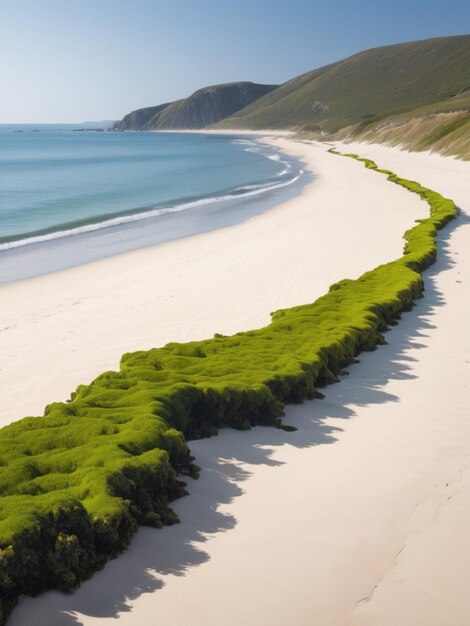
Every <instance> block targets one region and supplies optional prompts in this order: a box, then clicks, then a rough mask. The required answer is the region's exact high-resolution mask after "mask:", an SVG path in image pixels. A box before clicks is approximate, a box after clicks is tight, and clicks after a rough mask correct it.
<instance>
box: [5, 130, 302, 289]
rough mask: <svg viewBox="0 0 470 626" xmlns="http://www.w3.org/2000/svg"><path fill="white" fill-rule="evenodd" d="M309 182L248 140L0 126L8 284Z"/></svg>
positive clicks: (195, 226)
mask: <svg viewBox="0 0 470 626" xmlns="http://www.w3.org/2000/svg"><path fill="white" fill-rule="evenodd" d="M302 178H305V175H304V174H303V172H302V170H301V167H300V165H299V164H298V163H297V162H295V161H294V160H291V159H289V158H287V157H285V156H284V155H280V154H278V153H277V152H276V151H275V150H274V149H272V148H270V147H268V146H264V145H261V144H259V143H257V142H256V141H254V140H253V139H251V138H246V137H238V138H237V137H233V136H214V135H199V134H180V133H151V132H139V133H137V132H135V133H134V132H128V133H127V132H126V133H118V132H93V131H74V130H72V129H71V128H70V127H58V126H56V127H41V126H36V127H35V126H29V127H28V126H18V127H11V126H10V127H8V126H0V281H1V282H6V281H9V280H17V279H20V278H25V277H29V276H33V275H37V274H40V273H45V272H48V271H54V270H57V269H62V268H64V267H70V266H71V265H77V264H80V263H83V262H87V261H90V260H94V259H96V258H102V257H103V256H108V255H111V254H117V253H120V252H124V251H127V250H131V249H135V248H139V247H143V246H147V245H154V244H156V243H159V242H161V241H168V240H169V239H175V238H178V237H181V236H187V235H189V234H193V233H194V232H201V231H204V230H211V229H213V228H218V227H220V226H224V225H226V224H227V223H233V222H236V221H240V220H241V219H245V218H246V217H247V210H248V209H249V210H250V211H252V212H253V211H254V212H259V211H260V210H265V208H266V206H265V204H266V201H267V200H268V199H270V201H271V203H273V202H274V200H276V201H279V200H280V199H282V198H281V197H280V196H279V194H282V192H283V190H284V191H288V192H289V193H292V192H294V189H293V187H295V186H296V185H297V186H298V185H299V184H300V181H301V179H302ZM303 182H304V181H303ZM289 188H292V189H289ZM296 193H298V190H297V191H296ZM274 196H279V197H277V198H274Z"/></svg>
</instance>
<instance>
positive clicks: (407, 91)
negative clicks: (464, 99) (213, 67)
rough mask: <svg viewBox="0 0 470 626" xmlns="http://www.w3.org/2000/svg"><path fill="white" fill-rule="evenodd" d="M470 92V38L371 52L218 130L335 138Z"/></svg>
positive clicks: (319, 73)
mask: <svg viewBox="0 0 470 626" xmlns="http://www.w3.org/2000/svg"><path fill="white" fill-rule="evenodd" d="M468 89H470V35H463V36H456V37H441V38H438V39H428V40H424V41H417V42H411V43H404V44H396V45H392V46H385V47H381V48H374V49H371V50H366V51H364V52H360V53H359V54H355V55H353V56H351V57H349V58H347V59H345V60H342V61H338V62H336V63H332V64H331V65H327V66H325V67H321V68H319V69H316V70H313V71H311V72H307V73H306V74H303V75H301V76H298V77H297V78H294V79H292V80H290V81H288V82H287V83H284V84H283V85H281V86H280V87H278V88H277V89H276V90H275V91H272V92H271V93H269V94H268V95H266V96H264V97H262V98H260V99H259V100H257V101H256V102H254V103H253V104H251V105H250V106H248V107H246V108H245V109H243V110H242V111H239V112H238V113H236V114H234V115H231V116H229V117H228V118H226V119H224V120H223V121H222V122H221V123H220V124H218V127H220V128H244V129H245V128H249V129H267V128H282V129H286V128H292V129H296V130H300V131H304V132H312V131H316V132H322V133H335V132H337V131H339V130H340V129H342V128H345V127H351V126H352V125H354V124H359V123H360V122H363V121H367V120H373V119H376V118H378V117H380V116H384V115H391V114H397V113H403V112H405V111H410V110H413V109H416V108H419V107H423V106H426V105H432V104H434V103H439V102H443V101H446V102H448V101H449V99H452V98H455V97H456V96H457V95H458V94H461V93H463V92H465V91H466V90H468Z"/></svg>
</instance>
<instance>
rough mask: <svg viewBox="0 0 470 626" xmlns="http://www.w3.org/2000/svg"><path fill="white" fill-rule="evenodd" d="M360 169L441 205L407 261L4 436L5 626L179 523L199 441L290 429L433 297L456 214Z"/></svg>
mask: <svg viewBox="0 0 470 626" xmlns="http://www.w3.org/2000/svg"><path fill="white" fill-rule="evenodd" d="M350 156H353V157H354V158H358V157H356V155H350ZM338 158H340V157H338ZM362 161H364V163H365V164H366V167H369V168H371V169H375V170H377V171H378V172H381V173H383V174H385V175H386V176H387V177H388V179H389V180H390V181H392V182H394V183H396V184H398V185H402V186H403V187H405V188H406V189H408V190H410V191H412V192H414V193H417V194H419V195H420V196H421V197H422V198H423V200H425V201H427V202H428V204H429V207H430V216H429V218H427V219H422V220H418V222H417V224H416V225H415V226H414V227H412V228H411V229H410V230H408V231H407V232H406V233H405V240H406V244H405V249H404V255H403V256H402V257H400V258H399V259H397V260H396V261H393V262H391V263H387V264H385V265H381V266H379V267H377V268H376V269H374V270H372V271H370V272H367V273H366V274H364V275H362V276H361V277H360V278H358V279H357V280H343V281H341V282H339V283H336V284H334V285H332V286H331V288H330V291H329V293H327V294H326V295H325V296H323V297H321V298H319V299H318V300H317V301H316V302H314V303H313V304H307V305H304V306H297V307H294V308H291V309H286V310H281V311H277V312H276V313H274V314H273V315H272V322H271V324H270V325H269V326H266V327H265V328H261V329H259V330H253V331H248V332H243V333H238V334H236V335H234V336H232V337H224V336H221V335H216V336H215V337H214V338H213V339H209V340H205V341H197V342H191V343H185V344H179V343H170V344H168V345H166V346H165V347H163V348H158V349H151V350H148V351H141V352H136V353H132V354H126V355H124V356H123V357H122V360H121V365H120V369H119V371H117V372H114V371H110V372H105V373H103V374H101V375H100V376H98V378H96V379H95V380H94V381H93V382H92V383H91V384H88V385H81V386H79V387H78V388H77V389H76V391H75V392H73V393H72V395H71V397H70V400H69V402H65V403H64V402H56V403H53V404H50V405H49V406H47V407H46V410H45V413H44V416H42V417H27V418H24V419H22V420H19V421H17V422H14V423H13V424H11V425H9V426H7V427H5V428H2V429H1V430H0V493H1V496H2V497H1V499H0V623H4V621H5V619H6V616H7V615H8V613H9V611H11V609H12V607H13V606H14V604H15V602H16V601H17V599H18V597H19V596H20V595H21V594H31V595H34V594H37V593H39V592H41V591H44V590H46V589H51V588H57V589H62V590H70V589H73V588H74V587H76V586H77V585H78V584H79V583H80V581H82V580H84V579H85V578H87V577H88V576H90V575H91V574H92V573H93V572H94V571H96V570H97V569H99V568H100V567H102V566H103V564H104V563H105V562H106V560H107V559H109V558H111V557H113V556H115V555H117V554H118V553H119V552H121V551H122V550H123V549H124V548H125V547H126V546H127V545H128V543H129V541H130V538H131V536H132V534H133V533H134V532H135V530H136V528H137V526H138V525H139V524H146V525H151V526H157V527H158V526H161V525H162V524H169V523H173V522H175V521H177V518H176V515H175V514H174V513H173V512H172V511H171V509H169V506H168V505H169V503H170V502H171V501H172V500H173V499H175V498H177V497H179V496H181V495H183V494H184V493H185V490H184V483H182V482H181V481H180V480H179V479H178V474H179V475H181V474H183V475H185V474H191V475H194V474H195V473H196V468H195V467H194V466H193V465H192V463H191V461H192V459H191V457H190V454H189V450H188V445H187V439H193V438H197V437H205V436H210V435H213V434H216V433H217V428H219V427H220V426H231V427H234V428H239V429H248V428H251V426H253V425H255V424H265V425H277V426H279V427H281V426H282V425H281V423H280V416H281V415H282V411H283V407H284V404H286V403H288V402H302V401H303V400H304V399H306V398H313V397H315V396H317V395H318V392H317V391H316V388H317V387H319V386H322V385H325V384H327V383H329V382H333V381H336V380H337V376H338V374H339V373H340V372H341V370H342V368H344V367H345V366H347V365H348V364H350V363H352V362H353V361H354V358H355V356H356V355H357V354H359V353H360V352H361V351H363V350H372V349H374V348H375V346H376V345H377V344H380V343H383V341H384V339H383V336H382V333H383V332H384V331H385V330H386V329H387V328H388V327H389V325H390V324H392V323H394V321H395V320H397V319H398V318H399V317H400V315H401V313H402V312H403V311H406V310H409V309H410V308H411V307H412V305H413V301H414V300H415V299H416V298H419V297H420V296H421V295H422V292H423V280H422V277H421V272H422V271H423V270H424V269H425V268H426V267H428V266H429V265H431V264H432V263H433V262H434V260H435V258H436V243H435V235H436V232H437V229H439V228H441V227H442V226H444V224H446V223H447V222H448V221H449V220H450V219H452V218H453V217H454V216H455V214H456V208H455V205H454V203H453V201H452V200H448V199H446V198H443V197H442V196H441V195H440V194H438V193H436V192H434V191H431V190H429V189H426V188H424V187H422V186H421V185H419V184H418V183H416V182H414V181H409V180H406V179H403V178H399V177H398V176H396V175H395V174H393V173H392V172H389V171H388V170H379V169H378V168H377V166H376V165H375V163H373V162H372V161H368V160H365V159H362Z"/></svg>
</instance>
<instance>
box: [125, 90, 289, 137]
mask: <svg viewBox="0 0 470 626" xmlns="http://www.w3.org/2000/svg"><path fill="white" fill-rule="evenodd" d="M276 87H277V85H260V84H257V83H250V82H238V83H225V84H222V85H212V86H210V87H204V88H202V89H198V90H197V91H195V92H194V93H193V94H192V95H191V96H189V98H184V99H183V100H176V101H175V102H168V103H165V104H160V105H158V106H154V107H147V108H144V109H137V110H136V111H132V112H131V113H129V114H128V115H126V116H124V118H123V119H122V120H121V121H119V122H116V123H115V125H114V128H115V129H116V130H170V129H199V128H205V127H206V126H210V125H212V124H216V123H217V122H219V121H220V120H222V119H224V118H225V117H228V116H229V115H233V114H234V113H236V112H237V111H239V110H240V109H243V108H244V107H246V106H248V105H249V104H251V103H252V102H254V101H255V100H257V99H258V98H260V97H262V96H264V95H265V94H267V93H269V92H270V91H273V90H274V89H276Z"/></svg>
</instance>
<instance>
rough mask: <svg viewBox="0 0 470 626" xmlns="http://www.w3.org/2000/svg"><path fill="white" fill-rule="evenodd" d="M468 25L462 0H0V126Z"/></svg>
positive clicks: (146, 98) (276, 75)
mask: <svg viewBox="0 0 470 626" xmlns="http://www.w3.org/2000/svg"><path fill="white" fill-rule="evenodd" d="M469 32H470V2H469V1H468V0H407V1H405V0H388V1H383V0H324V1H323V2H317V1H316V0H250V1H249V0H0V85H1V96H0V123H13V122H20V123H22V122H80V121H85V120H101V119H119V118H121V117H122V116H123V115H124V114H125V113H127V112H129V111H130V110H133V109H137V108H140V107H144V106H150V105H154V104H160V103H162V102H166V101H170V100H174V99H177V98H181V97H184V96H187V95H189V94H190V93H191V92H193V91H194V90H195V89H197V88H199V87H203V86H206V85H211V84H216V83H221V82H230V81H236V80H251V81H255V82H264V83H281V82H283V81H285V80H288V79H289V78H292V77H294V76H296V75H298V74H301V73H302V72H305V71H308V70H310V69H313V68H315V67H319V66H321V65H325V64H327V63H330V62H332V61H336V60H339V59H341V58H344V57H346V56H349V55H350V54H353V53H355V52H358V51H360V50H364V49H366V48H371V47H376V46H381V45H386V44H391V43H398V42H403V41H411V40H415V39H425V38H428V37H438V36H443V35H454V34H466V33H469Z"/></svg>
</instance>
